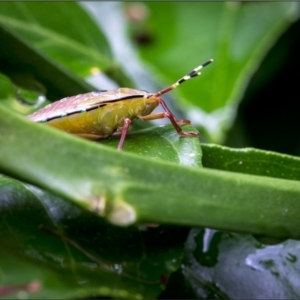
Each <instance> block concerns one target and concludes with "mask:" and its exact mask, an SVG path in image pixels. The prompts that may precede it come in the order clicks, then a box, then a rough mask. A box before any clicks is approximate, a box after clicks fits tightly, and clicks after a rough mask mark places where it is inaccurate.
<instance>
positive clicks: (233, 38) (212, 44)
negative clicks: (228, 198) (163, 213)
mask: <svg viewBox="0 0 300 300" xmlns="http://www.w3.org/2000/svg"><path fill="white" fill-rule="evenodd" d="M299 33H300V21H299V3H297V2H123V3H122V2H78V3H75V2H43V3H39V2H1V3H0V43H1V47H0V101H1V103H3V104H4V105H6V106H7V107H9V108H11V109H13V110H14V111H16V112H18V113H21V114H29V113H31V112H32V111H34V110H36V109H38V108H39V107H42V106H44V105H46V104H47V103H49V102H51V101H55V100H58V99H61V98H63V97H66V96H71V95H76V94H79V93H85V92H88V91H92V90H95V89H112V88H115V87H118V86H126V87H132V88H137V89H141V90H147V91H149V92H155V91H158V90H160V89H161V88H163V87H166V86H168V85H170V84H172V83H173V82H175V81H176V80H177V79H179V78H180V77H182V76H183V75H185V74H186V73H187V72H189V71H191V70H192V69H193V68H195V67H196V66H198V65H199V64H201V63H203V62H205V61H207V60H208V59H211V58H213V59H214V62H213V64H211V65H209V66H208V67H206V68H205V69H203V70H202V75H201V76H200V77H197V78H195V79H193V80H191V81H189V82H187V83H185V84H183V85H181V86H180V87H179V88H177V89H176V90H174V91H172V92H171V93H169V94H166V95H164V97H163V98H164V99H165V100H166V102H167V103H168V105H169V106H170V108H171V110H172V111H173V112H174V114H175V115H176V116H177V117H178V118H188V119H190V120H191V122H192V124H193V126H195V127H196V128H198V129H199V130H200V133H201V137H200V138H201V140H202V141H204V142H210V143H217V144H223V145H227V146H231V147H255V148H260V149H264V150H273V151H277V152H281V153H286V154H292V155H296V156H297V155H299V154H300V140H299V138H298V131H299V129H298V128H299V125H300V118H299V111H300V101H299V95H298V94H299V93H298V90H297V88H298V86H297V84H298V79H299V67H300V59H299V44H300V41H299V36H300V35H299ZM28 104H31V105H33V106H28ZM162 122H163V123H168V121H165V120H162ZM157 124H161V122H160V121H159V122H158V123H157ZM152 125H153V124H150V122H137V123H136V124H135V128H141V127H147V126H148V127H149V126H152ZM288 170H289V169H288ZM11 181H12V180H11V179H4V180H3V181H2V184H3V186H4V187H5V188H6V187H7V186H9V187H10V188H11V189H12V190H13V188H12V187H14V188H15V189H14V192H15V191H18V190H20V191H21V190H22V189H24V190H22V195H23V196H24V195H27V193H28V194H29V196H28V199H29V200H28V199H27V201H29V202H26V201H25V200H24V204H22V203H21V204H20V200H19V199H18V197H20V196H19V194H18V193H16V195H15V194H14V197H15V198H14V197H13V196H11V198H8V199H9V201H10V206H9V209H11V210H10V211H9V213H8V214H7V215H8V216H7V219H3V220H4V221H3V224H2V226H3V227H2V228H6V230H7V232H9V230H11V232H10V234H9V237H10V238H9V239H3V240H5V243H6V245H7V249H10V247H12V245H13V246H15V245H16V244H17V245H18V246H19V248H18V249H21V250H20V251H23V250H22V249H23V247H27V246H28V245H27V244H26V243H27V241H28V240H29V241H30V243H32V244H33V246H32V249H31V252H29V253H26V255H27V256H25V255H24V254H23V255H24V257H25V258H26V260H24V257H23V256H22V255H20V257H19V259H20V260H18V263H19V262H20V263H21V264H22V265H18V266H17V267H16V268H11V265H12V264H13V263H14V259H15V257H13V259H11V260H9V259H5V258H2V261H1V268H3V270H4V271H3V272H2V273H3V275H1V276H2V277H1V276H0V279H1V280H2V281H1V282H10V280H11V282H13V283H14V284H16V285H17V284H20V282H22V280H23V278H22V276H21V275H22V274H21V275H20V269H21V270H22V272H26V274H27V275H28V274H29V275H30V276H29V275H28V278H32V277H31V275H32V274H33V273H34V272H37V273H36V274H37V276H40V273H39V272H40V270H42V272H43V273H42V274H43V276H44V277H43V278H44V279H45V280H44V282H45V289H44V290H43V291H42V292H41V293H45V294H43V295H48V297H49V295H50V296H51V297H58V296H59V295H60V296H61V295H63V297H64V298H74V297H77V298H78V297H87V296H95V297H96V296H97V295H104V296H105V295H110V296H112V297H116V298H119V297H123V298H131V297H136V298H141V297H142V296H144V297H146V298H152V297H156V296H157V295H159V293H160V291H161V290H162V289H163V288H164V287H165V284H166V281H167V279H165V278H164V276H162V278H161V280H160V281H158V282H157V280H156V278H157V277H158V275H161V273H162V272H169V273H172V272H174V270H175V269H176V266H178V265H179V264H180V259H179V257H181V255H182V254H181V253H182V247H183V245H184V242H186V244H185V250H184V258H183V261H182V264H181V268H180V269H179V270H178V271H177V272H176V273H174V274H173V276H172V277H171V279H170V281H169V283H168V285H167V288H166V291H165V292H164V293H163V294H161V296H160V297H161V298H218V299H220V298H222V299H228V298H230V297H231V298H241V297H242V296H245V295H247V298H248V297H250V298H270V299H274V298H286V299H288V298H299V295H300V292H299V282H295V278H299V269H300V267H299V259H297V254H298V253H299V251H298V250H299V242H297V241H293V240H288V241H286V242H285V243H282V244H278V245H274V246H269V247H267V246H265V245H264V244H263V242H266V240H263V239H262V237H255V238H253V237H252V236H251V235H246V234H245V235H238V234H233V233H226V232H216V231H210V230H207V229H192V231H191V232H190V234H189V237H188V239H186V236H187V232H188V230H189V228H183V227H182V228H179V229H177V228H176V227H171V228H169V227H166V228H165V227H162V228H161V229H159V231H155V229H150V230H149V229H148V231H147V230H145V231H144V232H142V230H138V229H137V228H136V227H135V228H130V229H129V230H128V232H127V234H128V236H129V238H130V239H132V240H134V241H135V242H136V241H137V240H138V241H139V242H138V243H137V244H134V243H135V242H132V244H131V243H129V242H128V236H127V235H124V234H123V231H122V230H120V231H119V229H115V228H113V229H112V228H111V227H107V224H104V225H103V223H104V221H103V220H101V219H100V218H97V217H95V216H94V215H92V214H90V213H88V214H82V215H80V217H78V216H77V210H76V209H74V207H72V205H71V203H69V202H67V201H66V202H63V201H61V200H59V199H58V198H56V197H55V196H53V195H50V194H49V195H48V194H47V193H46V192H45V194H43V192H38V191H37V190H35V188H34V187H32V188H31V189H28V187H24V186H23V185H22V184H21V183H16V182H11ZM3 182H4V183H3ZM0 186H1V183H0ZM3 186H2V187H3ZM9 191H11V190H9ZM6 192H7V191H6ZM12 193H13V192H12ZM39 193H40V194H39ZM4 194H5V193H4ZM20 194H21V192H20ZM5 195H6V194H5ZM41 195H42V196H41ZM11 199H17V200H16V201H15V202H14V201H12V200H11ZM22 199H23V198H22ZM37 199H39V200H40V199H42V200H40V201H41V203H44V202H43V201H45V203H48V205H49V210H50V209H58V210H59V211H63V217H61V219H59V220H58V221H57V220H56V219H55V221H57V224H59V225H58V227H59V226H61V227H62V228H66V229H64V230H65V232H66V234H68V236H71V237H72V234H73V235H74V236H73V238H74V239H76V241H78V240H80V242H81V243H82V244H83V245H86V247H87V248H88V250H89V251H91V253H96V254H97V255H98V254H99V249H98V244H97V243H100V244H101V245H103V248H101V249H100V254H103V253H104V256H107V257H108V259H111V260H113V259H114V260H115V261H116V264H115V265H114V266H113V267H114V268H115V270H114V272H115V273H112V272H108V271H107V270H106V269H105V268H103V270H102V269H101V268H98V269H97V272H99V273H97V276H95V271H94V265H93V263H91V262H90V264H86V265H83V264H80V267H78V272H79V275H78V274H75V275H76V276H74V278H75V279H74V278H73V277H71V276H70V271H69V269H67V268H65V269H64V271H63V272H61V270H62V269H63V268H62V266H63V261H64V260H67V259H69V258H70V256H71V255H69V252H68V251H69V250H68V251H66V252H64V253H63V255H65V256H61V257H60V256H59V255H61V248H62V246H61V245H60V242H61V241H60V239H57V237H54V236H52V237H51V239H50V238H49V239H47V237H48V236H46V237H45V235H44V234H43V232H39V233H38V234H37V236H33V235H31V234H29V233H30V230H31V229H30V230H29V229H28V232H27V235H26V234H23V231H22V230H24V229H25V227H23V225H22V224H26V222H27V221H26V220H28V219H31V218H32V217H31V216H34V217H35V218H36V219H37V221H36V222H37V223H39V222H45V220H48V219H47V218H48V215H47V214H46V210H45V208H44V207H43V205H42V204H40V202H38V201H37ZM47 201H48V202H47ZM60 201H61V202H60ZM28 203H29V204H30V207H31V208H32V209H34V210H33V213H32V211H31V210H30V209H28V210H25V213H26V212H27V214H25V213H24V207H28ZM19 205H20V206H19ZM22 205H23V206H22ZM69 206H70V207H71V208H69ZM258 209H259V208H258ZM35 210H36V211H35ZM11 211H12V212H13V213H10V212H11ZM70 212H71V214H70ZM53 216H56V214H55V212H54V213H53ZM53 216H51V217H50V218H49V219H51V218H52V219H51V220H50V221H49V224H50V225H51V224H52V222H53V219H54V217H53ZM69 218H70V219H69ZM33 221H35V219H34V218H32V222H33ZM22 222H23V223H22ZM11 224H14V225H11ZM45 224H46V225H47V223H45ZM82 224H84V225H82ZM18 226H20V227H18ZM85 226H86V227H85ZM101 226H102V227H103V228H105V230H107V232H108V233H107V235H105V234H104V235H103V236H105V237H104V238H103V237H102V236H101V234H98V235H97V236H96V237H94V236H93V229H94V228H96V229H97V230H98V229H99V228H100V227H101ZM14 227H15V228H14ZM28 227H30V226H28ZM79 227H80V232H85V234H86V235H83V236H80V237H78V228H79ZM26 230H27V229H26ZM95 231H96V230H95ZM112 233H113V234H112ZM178 233H180V234H178ZM114 234H115V236H113V235H114ZM163 234H166V236H167V237H168V238H170V241H169V240H168V239H164V238H162V237H165V235H163ZM174 236H176V239H173V237H174ZM116 237H117V239H116ZM120 237H123V238H124V239H121V241H122V244H121V243H119V240H118V239H119V238H120ZM159 237H160V244H158V245H157V244H156V242H157V240H158V239H159ZM93 238H95V240H94V239H93ZM14 239H15V240H14ZM23 239H24V241H26V242H24V241H23ZM43 239H44V240H43ZM77 239H78V240H77ZM41 240H43V241H44V243H45V244H44V243H42V246H41V245H40V244H39V241H41ZM16 241H17V242H16ZM140 241H142V242H140ZM166 241H168V243H166ZM260 241H261V242H260ZM262 241H263V242H262ZM19 242H20V245H19ZM268 242H269V241H268ZM272 242H274V241H272ZM276 242H278V241H275V242H274V243H276ZM10 243H11V244H10ZM47 243H49V244H47ZM266 243H267V242H266ZM106 244H108V245H110V246H109V247H106V246H105V245H106ZM166 244H168V245H166ZM51 245H52V249H51V251H53V252H51V253H52V254H53V253H55V256H53V257H54V258H53V257H52V256H51V255H50V254H49V255H48V256H47V257H46V258H45V256H44V261H42V259H41V258H40V256H39V252H38V251H41V253H44V252H45V251H48V250H47V249H48V246H49V247H51ZM112 245H115V247H113V246H112ZM120 245H122V246H120ZM132 245H134V246H135V247H137V245H138V247H140V248H141V249H140V248H139V249H138V251H137V252H138V255H137V254H136V253H135V251H133V250H132V249H131V247H132ZM170 245H171V246H170ZM29 246H31V245H29ZM69 246H70V245H69ZM43 247H44V248H45V249H44V248H43ZM63 247H65V248H68V247H67V246H66V245H64V246H63ZM123 247H124V248H125V250H128V253H129V254H128V253H127V252H126V251H124V248H123ZM4 248H5V247H4ZM16 248H17V247H16ZM133 248H134V247H133ZM144 248H145V249H144ZM136 249H137V248H135V250H136ZM75 250H76V249H75ZM75 250H74V249H73V251H74V253H76V255H75V256H74V257H75V258H76V259H77V256H78V257H79V258H80V259H78V261H79V262H81V260H82V259H83V258H82V257H84V259H86V255H85V253H83V252H81V251H77V252H76V251H75ZM77 250H78V249H77ZM18 251H19V250H18ZM102 252H103V253H102ZM16 253H17V252H16ZM46 253H47V252H46ZM127 254H128V257H129V258H126V259H128V261H129V260H132V265H129V266H128V265H126V263H125V265H126V266H125V267H127V269H128V270H129V271H130V272H133V274H134V275H135V276H136V277H134V279H133V280H132V278H130V277H129V276H128V277H127V278H126V276H124V278H121V279H120V277H119V276H118V274H117V273H116V272H117V271H116V270H117V268H120V265H121V267H123V266H122V264H120V265H119V261H121V262H122V263H123V260H122V259H123V258H122V256H126V255H127ZM29 256H30V260H28V257H29ZM120 257H121V258H120ZM75 258H74V264H75V261H76V259H75ZM55 259H56V261H54V260H55ZM59 259H60V260H59ZM72 259H73V258H72ZM72 259H71V260H72ZM39 260H40V261H39ZM114 260H113V261H114ZM78 261H76V263H78ZM124 261H125V262H126V260H125V259H124ZM141 261H142V262H143V263H141ZM100 265H101V263H100ZM136 265H138V267H137V266H136ZM140 265H141V266H140ZM157 265H159V267H160V269H158V267H157ZM41 266H42V267H41ZM68 267H70V266H68ZM70 268H71V269H72V266H71V267H70ZM99 269H100V270H99ZM24 270H25V271H24ZM57 270H58V271H57ZM145 270H146V271H145ZM149 270H151V271H149ZM142 271H145V274H146V275H145V274H142V275H145V276H146V277H147V278H148V276H149V277H150V284H148V283H147V284H145V283H144V282H142V281H141V280H139V279H140V278H142V276H141V277H140V273H139V272H142ZM9 272H11V273H9ZM72 272H73V270H72ZM72 272H71V273H72ZM135 272H136V273H137V274H136V273H135ZM2 273H1V274H2ZM74 273H75V272H74ZM107 273H109V275H107ZM58 274H59V276H58ZM228 274H230V276H228ZM34 275H35V273H34ZM73 275H74V274H73V273H72V276H73ZM77 275H78V277H77ZM163 275H164V274H163ZM69 276H70V277H69ZM80 276H81V277H80ZM98 276H99V277H98ZM110 276H111V277H112V278H114V280H115V281H114V280H113V281H112V282H113V284H112V285H110V284H111V283H110V282H111V280H110ZM152 277H153V278H155V279H152ZM26 278H27V277H26ZM38 278H39V277H38ZM86 278H88V279H89V280H90V284H91V285H90V286H89V287H87V288H85V286H84V284H85V281H84V280H83V279H86ZM99 278H100V279H101V284H102V285H101V286H99V282H98V280H99ZM136 279H137V280H136ZM148 279H149V278H148ZM155 280H156V281H155ZM74 282H75V284H74ZM47 284H48V285H47ZM51 284H53V286H52V285H51ZM104 284H105V286H104ZM151 284H152V285H153V286H151ZM74 286H75V288H74ZM253 287H256V288H255V289H253ZM124 291H125V292H124ZM2 292H3V290H1V288H0V296H1V293H2ZM23 296H24V295H23ZM26 296H28V294H26ZM39 296H40V294H37V296H36V297H39ZM12 297H13V296H12ZM20 297H22V294H21V296H20ZM30 297H31V294H30ZM32 297H33V298H34V297H35V296H34V294H32ZM97 299H98V298H97Z"/></svg>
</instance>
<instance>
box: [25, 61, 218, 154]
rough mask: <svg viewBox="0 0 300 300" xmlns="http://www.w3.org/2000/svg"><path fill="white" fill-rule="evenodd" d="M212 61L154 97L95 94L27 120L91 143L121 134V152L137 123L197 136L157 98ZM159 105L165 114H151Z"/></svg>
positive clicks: (125, 91)
mask: <svg viewBox="0 0 300 300" xmlns="http://www.w3.org/2000/svg"><path fill="white" fill-rule="evenodd" d="M212 61H213V60H212V59H211V60H209V61H207V62H205V63H204V64H202V65H200V66H198V67H197V68H195V69H194V70H192V71H191V72H190V73H188V74H187V75H185V76H184V77H182V78H181V79H179V80H177V81H176V82H175V83H174V84H172V85H170V86H169V87H167V88H165V89H162V90H160V91H159V92H157V93H148V92H146V91H140V90H135V89H130V88H117V89H113V90H108V91H95V92H91V93H87V94H81V95H77V96H72V97H67V98H63V99H61V100H59V101H56V102H54V103H52V104H49V105H47V106H46V107H44V108H42V109H40V110H38V111H36V112H35V113H33V114H31V115H29V116H28V118H30V119H31V120H33V121H35V122H39V123H46V124H48V125H50V126H52V127H55V128H58V129H61V130H63V131H66V132H68V133H71V134H74V135H77V136H80V137H83V138H87V139H92V140H98V139H103V138H107V137H109V136H111V135H112V134H120V135H121V138H120V141H119V145H118V150H122V148H123V145H124V141H125V137H126V134H127V131H128V128H129V126H130V124H131V123H132V122H133V121H134V120H136V119H141V120H155V119H161V118H169V120H170V121H171V123H172V124H173V126H174V128H175V130H176V131H177V132H178V134H179V135H181V136H198V132H192V131H191V132H185V131H183V130H182V129H181V128H180V126H179V125H180V124H189V123H190V121H188V120H177V119H176V118H175V117H174V115H173V114H172V112H171V111H170V110H169V108H168V107H167V105H166V103H165V102H164V100H163V99H162V98H160V96H161V95H163V94H165V93H167V92H169V91H171V90H173V89H175V88H176V87H177V86H178V85H180V84H182V83H183V82H185V81H187V80H189V79H191V78H193V77H197V76H199V75H200V74H201V73H200V72H199V70H200V69H202V68H203V67H205V66H207V65H208V64H210V63H211V62H212ZM159 104H161V106H162V107H163V109H164V112H159V113H153V114H151V112H152V111H153V110H154V109H155V108H156V107H157V106H158V105H159Z"/></svg>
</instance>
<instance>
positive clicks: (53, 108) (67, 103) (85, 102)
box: [28, 88, 147, 122]
mask: <svg viewBox="0 0 300 300" xmlns="http://www.w3.org/2000/svg"><path fill="white" fill-rule="evenodd" d="M144 94H147V93H146V92H143V91H138V90H134V89H128V88H119V89H114V90H109V91H96V92H90V93H86V94H80V95H76V96H72V97H66V98H63V99H61V100H59V101H56V102H53V103H51V104H49V105H47V106H45V107H44V108H42V109H40V110H38V111H37V112H35V113H33V114H31V115H29V116H28V118H30V119H31V120H33V121H35V122H43V121H47V120H49V119H52V118H56V117H63V116H66V115H69V114H73V113H76V112H80V111H84V110H88V109H91V108H94V107H98V106H100V105H105V104H107V103H109V102H114V101H118V100H121V99H123V98H126V97H127V98H130V96H131V95H134V96H137V95H140V96H141V97H143V96H144Z"/></svg>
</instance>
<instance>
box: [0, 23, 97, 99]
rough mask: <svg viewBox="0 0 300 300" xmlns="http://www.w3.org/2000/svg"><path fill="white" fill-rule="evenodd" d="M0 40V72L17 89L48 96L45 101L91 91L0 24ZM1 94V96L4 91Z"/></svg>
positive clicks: (89, 87) (75, 77)
mask: <svg viewBox="0 0 300 300" xmlns="http://www.w3.org/2000/svg"><path fill="white" fill-rule="evenodd" d="M0 38H1V43H2V46H1V48H0V66H1V67H0V71H1V72H3V73H4V74H6V75H7V76H8V77H9V78H11V80H12V81H13V82H14V84H16V85H17V86H18V87H21V88H23V89H27V90H31V91H36V92H39V93H41V94H43V95H47V98H48V99H57V98H59V97H61V96H63V95H72V94H75V95H76V94H80V93H83V92H88V91H90V90H91V89H92V87H91V86H89V85H88V84H87V83H85V82H83V81H82V80H81V79H80V78H79V77H77V76H76V75H75V74H73V73H71V72H69V71H68V70H67V69H65V68H64V67H62V66H61V65H59V64H58V63H56V62H55V61H53V60H52V59H50V58H49V57H47V56H45V55H44V54H43V53H42V52H40V51H38V50H37V49H35V48H34V47H32V45H31V44H29V43H27V42H26V41H25V40H23V39H22V38H21V37H20V36H18V35H17V34H16V33H15V32H13V31H12V30H10V29H9V28H7V27H6V26H3V25H2V24H0ZM2 87H3V86H2ZM6 87H7V85H6ZM1 93H2V94H3V91H2V92H1ZM7 93H10V91H9V90H8V91H7Z"/></svg>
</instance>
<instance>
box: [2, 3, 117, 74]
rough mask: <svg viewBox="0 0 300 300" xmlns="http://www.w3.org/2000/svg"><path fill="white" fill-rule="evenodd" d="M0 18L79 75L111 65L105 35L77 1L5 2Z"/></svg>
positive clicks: (105, 68) (104, 68)
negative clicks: (94, 68)
mask: <svg viewBox="0 0 300 300" xmlns="http://www.w3.org/2000/svg"><path fill="white" fill-rule="evenodd" d="M49 12H55V13H54V14H51V18H50V17H49ZM0 22H2V23H3V24H5V25H6V26H9V27H10V28H12V29H14V30H15V31H17V32H18V33H19V34H20V35H21V36H22V37H23V38H24V39H25V40H27V41H29V42H31V43H32V44H33V45H34V46H35V47H37V48H38V49H39V50H41V51H43V52H44V53H46V54H47V55H49V56H50V57H52V58H54V59H55V60H58V61H59V62H60V63H62V64H64V65H66V66H68V67H69V68H70V69H71V70H72V71H73V72H75V73H77V74H78V75H81V76H86V75H88V74H91V73H90V69H91V67H93V66H94V67H96V66H97V67H98V68H99V69H101V70H107V69H108V68H110V67H111V64H112V63H111V53H110V49H109V45H108V43H107V41H106V38H105V37H104V35H103V34H102V32H101V31H100V30H99V28H98V27H97V26H96V25H95V23H94V22H93V20H92V19H91V18H90V17H89V15H88V14H87V13H86V12H85V11H84V10H83V9H82V8H81V7H80V5H79V4H78V3H64V2H48V3H47V2H46V3H38V2H4V3H1V12H0ZM83 24H84V26H83ZM66 50H67V51H66ZM78 57H80V59H78Z"/></svg>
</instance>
